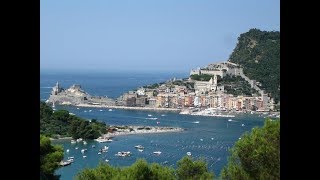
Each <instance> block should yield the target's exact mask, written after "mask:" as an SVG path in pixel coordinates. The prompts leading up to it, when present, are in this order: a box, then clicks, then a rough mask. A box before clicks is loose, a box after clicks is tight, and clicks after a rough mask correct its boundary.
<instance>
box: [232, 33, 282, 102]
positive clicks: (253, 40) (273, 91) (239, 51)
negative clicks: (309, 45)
mask: <svg viewBox="0 0 320 180" xmlns="http://www.w3.org/2000/svg"><path fill="white" fill-rule="evenodd" d="M229 62H233V63H236V64H239V65H240V66H241V67H242V68H243V73H244V74H245V75H246V76H248V77H249V78H250V79H254V80H256V81H257V82H260V83H261V84H260V85H259V86H260V88H261V89H263V90H265V92H267V93H269V94H270V95H271V97H273V98H274V100H275V102H276V103H277V102H278V101H280V32H279V31H271V32H268V31H261V30H259V29H250V30H249V31H248V32H246V33H243V34H241V35H240V37H239V38H238V44H237V46H236V47H235V49H234V50H233V52H232V54H231V55H230V57H229Z"/></svg>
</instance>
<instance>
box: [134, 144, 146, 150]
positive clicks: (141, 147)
mask: <svg viewBox="0 0 320 180" xmlns="http://www.w3.org/2000/svg"><path fill="white" fill-rule="evenodd" d="M134 147H135V148H138V149H144V147H143V146H142V145H140V144H139V145H137V146H134Z"/></svg>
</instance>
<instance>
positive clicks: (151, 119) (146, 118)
mask: <svg viewBox="0 0 320 180" xmlns="http://www.w3.org/2000/svg"><path fill="white" fill-rule="evenodd" d="M146 119H151V120H156V119H158V118H146Z"/></svg>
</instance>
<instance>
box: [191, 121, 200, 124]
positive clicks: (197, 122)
mask: <svg viewBox="0 0 320 180" xmlns="http://www.w3.org/2000/svg"><path fill="white" fill-rule="evenodd" d="M192 123H195V124H199V123H200V122H199V121H194V122H192Z"/></svg>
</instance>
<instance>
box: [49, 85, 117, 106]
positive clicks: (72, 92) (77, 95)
mask: <svg viewBox="0 0 320 180" xmlns="http://www.w3.org/2000/svg"><path fill="white" fill-rule="evenodd" d="M48 102H49V103H54V104H62V105H74V106H75V105H79V104H93V105H107V106H113V105H115V101H114V100H113V99H110V98H107V97H101V96H91V95H90V94H88V93H87V92H85V91H84V90H83V89H81V86H80V85H72V86H71V87H70V88H68V89H63V88H61V87H60V86H59V83H57V84H56V86H55V87H53V88H52V92H51V94H50V97H49V99H48Z"/></svg>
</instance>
